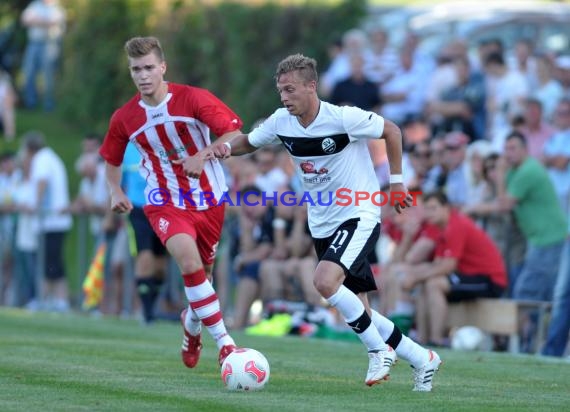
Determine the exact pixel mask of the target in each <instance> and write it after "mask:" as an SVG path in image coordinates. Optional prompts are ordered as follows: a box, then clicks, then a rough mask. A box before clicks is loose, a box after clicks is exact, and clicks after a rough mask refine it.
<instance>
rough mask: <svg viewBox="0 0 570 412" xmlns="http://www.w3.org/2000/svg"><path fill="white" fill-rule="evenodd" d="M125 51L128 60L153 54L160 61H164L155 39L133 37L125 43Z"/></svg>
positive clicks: (159, 46) (160, 47)
mask: <svg viewBox="0 0 570 412" xmlns="http://www.w3.org/2000/svg"><path fill="white" fill-rule="evenodd" d="M125 51H126V52H127V56H129V57H130V58H138V57H144V56H146V55H147V54H150V53H154V54H155V55H156V56H158V58H159V59H160V61H164V52H163V51H162V46H161V45H160V41H159V40H158V39H157V38H156V37H151V36H149V37H133V38H132V39H129V40H127V42H126V43H125Z"/></svg>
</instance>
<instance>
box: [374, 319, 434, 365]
mask: <svg viewBox="0 0 570 412" xmlns="http://www.w3.org/2000/svg"><path fill="white" fill-rule="evenodd" d="M371 318H372V323H373V324H374V326H375V327H376V328H377V329H378V332H379V333H380V336H382V339H384V341H386V340H388V339H389V338H390V336H391V335H392V332H393V331H394V327H395V325H394V323H393V322H392V321H391V320H390V319H388V318H386V317H384V316H382V315H381V314H379V313H378V312H376V311H375V310H372V316H371ZM393 349H394V350H395V351H396V355H398V356H399V357H401V358H403V359H405V360H407V361H408V362H410V364H411V365H412V366H413V367H414V368H421V367H422V366H424V365H425V364H426V363H427V362H428V361H429V352H428V350H427V349H426V348H424V347H422V346H420V345H418V344H417V343H416V342H414V341H413V340H411V339H410V338H408V337H407V336H406V335H404V334H403V333H402V339H401V340H400V343H399V344H398V346H397V347H395V348H393Z"/></svg>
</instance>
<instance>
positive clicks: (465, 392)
mask: <svg viewBox="0 0 570 412" xmlns="http://www.w3.org/2000/svg"><path fill="white" fill-rule="evenodd" d="M234 337H235V338H236V340H237V342H238V344H239V345H241V346H246V347H253V348H256V349H258V350H260V351H261V352H262V353H264V354H265V355H266V357H267V358H268V360H269V362H270V365H271V378H270V380H269V383H268V385H267V386H266V387H265V389H264V390H262V391H260V392H250V393H233V392H228V391H227V390H225V389H224V387H223V384H222V381H221V379H220V374H219V368H218V366H217V361H216V360H217V350H216V348H215V345H214V344H213V341H212V340H211V339H210V338H209V337H207V336H206V339H205V342H204V343H205V348H204V350H203V354H202V359H201V360H200V363H199V364H198V367H197V368H196V369H193V370H190V369H186V368H185V367H184V366H183V364H182V362H181V361H180V357H179V356H180V355H179V348H180V343H181V328H180V327H179V326H178V325H177V324H169V323H164V324H157V325H153V326H151V327H142V326H140V325H139V324H138V323H137V322H135V321H126V320H117V319H94V318H88V317H84V316H80V315H53V314H31V313H29V312H25V311H21V310H14V309H0V411H4V412H8V411H39V410H44V411H83V410H84V411H216V412H217V411H295V412H300V411H350V410H353V411H390V410H393V411H410V410H414V411H432V410H434V411H435V410H438V411H439V410H445V411H492V410H496V411H535V412H536V411H560V410H568V409H567V408H568V406H569V405H570V363H568V362H567V361H562V360H561V361H555V360H547V359H542V358H537V357H530V356H512V355H507V354H498V353H458V352H451V351H441V353H440V354H441V356H442V358H443V360H444V365H443V367H442V369H441V370H440V372H439V373H438V374H437V375H436V378H435V388H434V391H433V392H432V393H414V392H412V391H411V388H412V373H411V368H409V367H408V365H407V364H406V362H405V361H403V360H400V361H399V362H398V364H397V366H396V367H395V368H394V369H393V370H392V375H391V379H390V380H389V381H388V382H387V383H385V384H383V385H377V386H374V387H372V388H368V387H366V386H365V385H364V383H363V381H364V375H365V372H366V368H367V364H368V362H367V358H366V355H365V352H364V349H363V347H362V346H361V345H360V344H359V343H352V342H340V341H330V340H318V339H304V338H296V337H286V338H260V337H250V336H245V335H242V334H235V335H234Z"/></svg>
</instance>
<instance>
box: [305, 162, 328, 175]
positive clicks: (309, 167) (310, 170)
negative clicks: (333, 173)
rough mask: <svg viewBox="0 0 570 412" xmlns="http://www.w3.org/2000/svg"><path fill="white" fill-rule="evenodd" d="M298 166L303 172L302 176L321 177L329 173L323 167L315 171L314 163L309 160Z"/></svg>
mask: <svg viewBox="0 0 570 412" xmlns="http://www.w3.org/2000/svg"><path fill="white" fill-rule="evenodd" d="M299 166H300V167H301V170H302V171H303V173H304V174H315V175H323V174H326V173H328V172H329V171H328V169H327V168H325V167H321V168H320V169H318V170H317V169H316V168H315V162H313V161H311V160H306V161H304V162H301V164H300V165H299Z"/></svg>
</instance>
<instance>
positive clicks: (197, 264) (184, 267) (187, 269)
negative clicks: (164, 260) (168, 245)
mask: <svg viewBox="0 0 570 412" xmlns="http://www.w3.org/2000/svg"><path fill="white" fill-rule="evenodd" d="M177 263H178V267H179V268H180V271H181V272H182V273H194V272H196V271H198V270H200V269H202V268H203V267H204V266H203V264H202V261H201V260H198V259H194V258H192V257H190V256H188V257H183V258H181V259H178V261H177Z"/></svg>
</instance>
